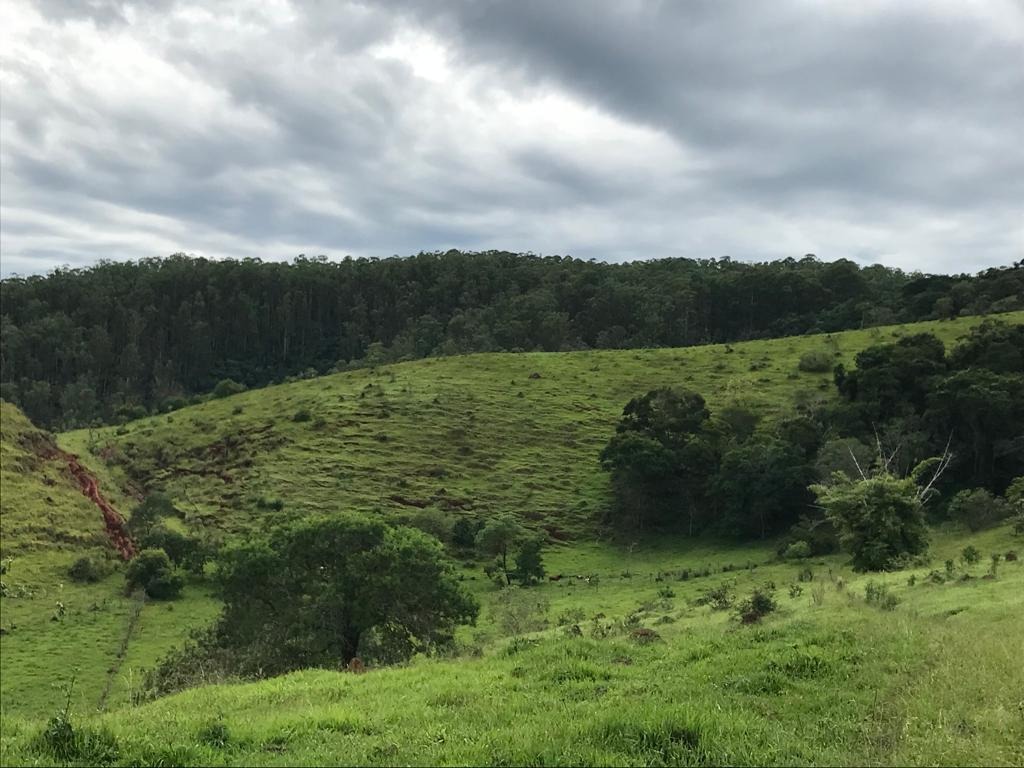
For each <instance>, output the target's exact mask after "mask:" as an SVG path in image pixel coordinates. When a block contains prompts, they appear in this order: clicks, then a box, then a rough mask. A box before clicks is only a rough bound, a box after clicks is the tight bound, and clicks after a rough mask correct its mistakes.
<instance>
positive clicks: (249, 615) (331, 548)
mask: <svg viewBox="0 0 1024 768" xmlns="http://www.w3.org/2000/svg"><path fill="white" fill-rule="evenodd" d="M219 573H220V585H221V592H222V596H223V600H224V611H223V614H222V616H221V618H220V621H219V622H218V624H217V626H216V630H215V632H214V633H213V635H212V636H211V640H210V641H209V643H210V644H211V645H212V646H213V647H217V648H221V649H229V650H230V652H231V658H233V659H235V660H236V661H237V666H238V669H237V671H238V672H241V673H243V674H255V673H257V672H258V673H260V674H276V673H281V672H286V671H289V670H293V669H299V668H303V667H311V666H323V667H339V666H342V665H344V664H345V663H346V662H348V661H349V660H350V659H352V658H353V657H355V656H356V655H358V654H359V653H360V652H361V644H364V643H365V641H366V640H367V638H370V637H372V638H373V640H374V642H375V643H377V644H380V643H381V642H384V643H386V644H387V645H388V646H389V647H390V648H392V649H398V655H404V656H408V655H410V654H412V653H413V652H415V651H416V650H417V649H421V648H424V647H427V646H430V645H432V644H436V643H442V642H445V641H447V640H449V639H450V638H451V636H452V632H453V630H454V628H455V627H456V625H458V624H460V623H463V622H468V621H472V620H473V619H474V618H475V617H476V614H477V611H478V606H477V603H476V601H475V600H474V599H473V598H472V596H470V595H469V594H467V593H466V592H465V591H464V590H463V589H462V588H461V586H460V585H459V583H458V580H457V578H456V576H455V574H454V572H453V570H452V567H451V565H450V563H449V562H448V560H447V559H446V558H445V556H444V554H443V551H442V548H441V544H440V543H439V542H438V541H437V540H436V539H434V538H432V537H430V536H428V535H426V534H424V533H422V532H420V531H417V530H415V529H412V528H395V527H391V526H388V525H386V524H384V523H382V522H378V521H372V520H366V519H363V518H359V517H350V516H339V517H334V518H330V519H320V520H311V521H303V522H301V523H298V524H296V525H294V526H292V527H289V528H286V529H283V530H281V531H278V532H277V533H275V534H274V535H273V536H271V537H270V538H269V539H267V540H266V541H262V542H258V543H249V544H245V545H242V546H239V547H236V548H233V549H230V550H228V551H226V552H225V553H224V555H223V557H222V560H221V563H220V569H219Z"/></svg>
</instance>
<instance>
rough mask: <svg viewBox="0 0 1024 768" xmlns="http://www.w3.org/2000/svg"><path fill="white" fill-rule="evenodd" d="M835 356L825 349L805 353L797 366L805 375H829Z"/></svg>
mask: <svg viewBox="0 0 1024 768" xmlns="http://www.w3.org/2000/svg"><path fill="white" fill-rule="evenodd" d="M832 359H833V355H831V354H830V353H828V352H826V351H825V350H823V349H818V350H812V351H810V352H804V353H803V354H802V355H800V362H799V364H798V365H797V368H799V369H800V370H801V371H804V372H805V373H827V372H828V371H831V370H832Z"/></svg>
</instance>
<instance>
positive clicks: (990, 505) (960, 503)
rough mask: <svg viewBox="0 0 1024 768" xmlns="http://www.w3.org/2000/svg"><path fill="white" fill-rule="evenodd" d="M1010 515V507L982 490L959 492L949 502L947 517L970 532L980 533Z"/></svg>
mask: <svg viewBox="0 0 1024 768" xmlns="http://www.w3.org/2000/svg"><path fill="white" fill-rule="evenodd" d="M1009 514H1010V505H1009V504H1007V503H1006V502H1005V501H1004V500H1003V499H1001V498H999V497H998V496H993V495H992V494H991V493H989V492H988V491H987V490H985V489H984V488H975V489H973V490H969V491H960V493H958V494H957V495H956V496H954V497H953V498H952V500H951V501H950V502H949V516H950V518H952V519H953V520H955V521H957V522H958V523H960V524H961V525H963V526H965V527H966V528H968V529H969V530H971V531H980V530H981V529H982V528H987V527H988V526H990V525H994V524H995V523H998V522H999V521H1000V520H1003V519H1005V518H1006V517H1008V516H1009Z"/></svg>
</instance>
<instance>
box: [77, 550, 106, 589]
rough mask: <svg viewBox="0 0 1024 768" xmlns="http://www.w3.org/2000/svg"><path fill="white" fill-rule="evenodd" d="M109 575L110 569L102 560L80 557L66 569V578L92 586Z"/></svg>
mask: <svg viewBox="0 0 1024 768" xmlns="http://www.w3.org/2000/svg"><path fill="white" fill-rule="evenodd" d="M109 574H110V567H109V566H108V565H107V563H106V562H104V561H102V560H96V559H94V558H91V557H87V556H84V557H80V558H78V559H77V560H75V562H74V563H72V564H71V567H70V568H68V578H70V579H71V580H72V581H75V582H78V583H79V584H93V583H95V582H97V581H100V580H101V579H103V578H105V577H106V576H108V575H109Z"/></svg>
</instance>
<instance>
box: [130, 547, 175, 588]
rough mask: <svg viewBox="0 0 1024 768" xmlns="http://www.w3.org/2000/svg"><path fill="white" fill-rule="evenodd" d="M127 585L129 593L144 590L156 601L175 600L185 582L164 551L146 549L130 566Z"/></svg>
mask: <svg viewBox="0 0 1024 768" xmlns="http://www.w3.org/2000/svg"><path fill="white" fill-rule="evenodd" d="M125 584H126V586H127V588H128V590H129V591H131V590H134V589H139V588H141V589H143V590H144V591H145V593H146V595H147V596H149V597H151V598H153V599H155V600H173V599H174V598H175V597H177V596H178V595H179V594H180V593H181V589H182V587H183V586H184V580H183V579H182V578H181V576H179V575H178V574H177V573H176V572H175V570H174V566H173V565H172V564H171V559H170V558H169V557H168V556H167V553H166V552H164V551H163V550H162V549H144V550H142V551H141V552H139V554H138V555H136V556H135V559H134V560H132V561H131V562H130V563H129V564H128V568H127V570H126V571H125Z"/></svg>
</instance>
